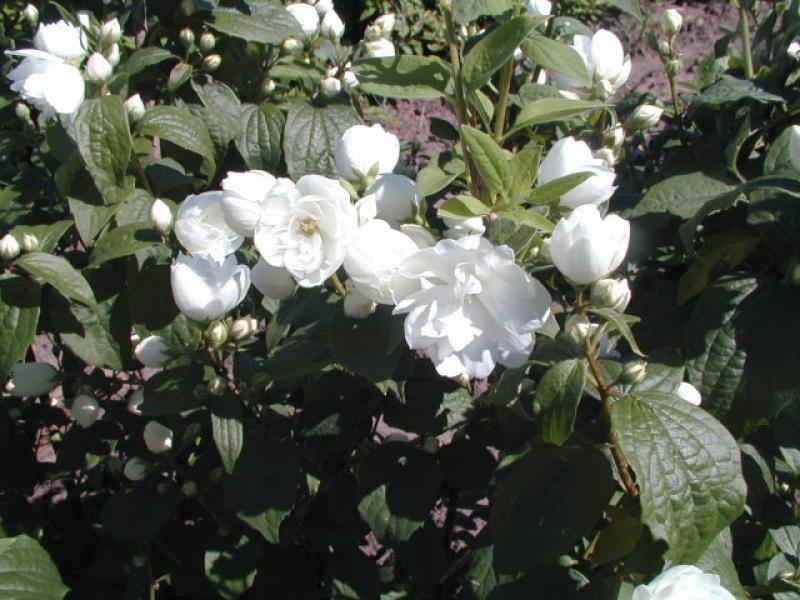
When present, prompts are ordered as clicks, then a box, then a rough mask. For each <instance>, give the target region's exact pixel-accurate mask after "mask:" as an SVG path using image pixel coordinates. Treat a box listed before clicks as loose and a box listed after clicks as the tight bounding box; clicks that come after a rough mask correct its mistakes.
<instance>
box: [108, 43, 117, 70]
mask: <svg viewBox="0 0 800 600" xmlns="http://www.w3.org/2000/svg"><path fill="white" fill-rule="evenodd" d="M105 57H106V60H107V61H108V62H109V64H110V65H111V66H112V67H116V66H117V65H118V64H119V60H120V53H119V44H111V46H110V47H109V49H108V50H106V53H105Z"/></svg>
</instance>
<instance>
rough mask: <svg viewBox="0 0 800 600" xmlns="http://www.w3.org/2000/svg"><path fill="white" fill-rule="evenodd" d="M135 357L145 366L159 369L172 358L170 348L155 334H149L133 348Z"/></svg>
mask: <svg viewBox="0 0 800 600" xmlns="http://www.w3.org/2000/svg"><path fill="white" fill-rule="evenodd" d="M133 354H134V356H136V359H137V360H138V361H139V362H140V363H142V364H143V365H144V366H145V367H150V368H151V369H161V368H163V367H164V365H166V364H167V363H168V362H169V361H170V360H171V359H172V348H171V347H170V345H169V344H168V343H167V341H166V340H165V339H164V338H162V337H160V336H157V335H149V336H147V337H146V338H144V339H143V340H142V341H141V342H139V343H138V344H136V347H135V348H134V349H133Z"/></svg>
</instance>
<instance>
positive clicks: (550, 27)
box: [533, 0, 558, 83]
mask: <svg viewBox="0 0 800 600" xmlns="http://www.w3.org/2000/svg"><path fill="white" fill-rule="evenodd" d="M557 16H558V0H553V2H552V4H551V6H550V20H549V21H548V22H547V28H546V29H545V32H544V34H545V36H546V37H548V38H552V37H553V31H555V28H556V17H557ZM541 72H542V67H541V66H540V65H536V68H534V70H533V83H538V82H539V75H540V74H541Z"/></svg>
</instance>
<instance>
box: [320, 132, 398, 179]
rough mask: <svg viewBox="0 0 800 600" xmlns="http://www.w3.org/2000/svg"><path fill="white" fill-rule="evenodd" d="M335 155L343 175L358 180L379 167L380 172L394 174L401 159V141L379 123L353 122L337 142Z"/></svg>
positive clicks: (340, 173) (340, 172) (337, 165)
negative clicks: (361, 123)
mask: <svg viewBox="0 0 800 600" xmlns="http://www.w3.org/2000/svg"><path fill="white" fill-rule="evenodd" d="M333 155H334V159H335V160H336V171H337V172H338V173H339V176H340V177H342V178H343V179H347V180H348V181H356V180H357V179H359V177H358V174H361V175H363V176H367V175H368V174H369V173H370V171H372V170H373V169H375V168H377V171H378V174H379V175H380V174H382V173H391V172H392V171H393V170H394V168H395V166H396V165H397V161H398V160H399V159H400V140H398V139H397V136H396V135H394V134H393V133H389V132H388V131H384V129H383V127H381V126H380V125H378V124H375V125H373V126H371V127H367V126H366V125H353V126H352V127H351V128H350V129H348V130H347V131H345V132H344V134H343V135H342V138H341V139H340V140H339V141H338V142H337V143H336V148H335V150H334V153H333ZM376 165H377V167H376ZM356 171H357V172H358V174H357V173H356Z"/></svg>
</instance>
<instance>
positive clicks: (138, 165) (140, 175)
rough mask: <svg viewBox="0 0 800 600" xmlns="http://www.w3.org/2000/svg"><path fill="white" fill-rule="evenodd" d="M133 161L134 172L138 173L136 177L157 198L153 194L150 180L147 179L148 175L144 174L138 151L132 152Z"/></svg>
mask: <svg viewBox="0 0 800 600" xmlns="http://www.w3.org/2000/svg"><path fill="white" fill-rule="evenodd" d="M131 160H132V162H133V170H134V171H136V176H137V177H138V178H139V179H140V180H141V182H142V185H144V187H145V189H146V190H147V191H148V193H149V194H150V195H151V196H153V197H154V198H155V196H156V195H155V194H154V193H153V188H152V187H150V180H149V179H147V173H145V172H144V169H143V168H142V163H140V162H139V157H138V156H136V150H131Z"/></svg>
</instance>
